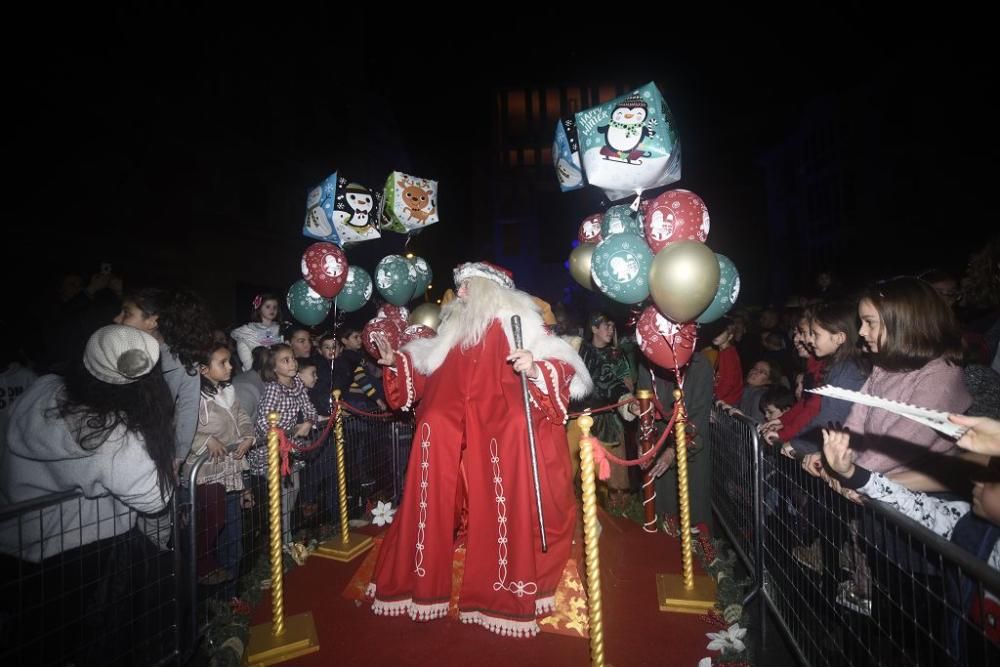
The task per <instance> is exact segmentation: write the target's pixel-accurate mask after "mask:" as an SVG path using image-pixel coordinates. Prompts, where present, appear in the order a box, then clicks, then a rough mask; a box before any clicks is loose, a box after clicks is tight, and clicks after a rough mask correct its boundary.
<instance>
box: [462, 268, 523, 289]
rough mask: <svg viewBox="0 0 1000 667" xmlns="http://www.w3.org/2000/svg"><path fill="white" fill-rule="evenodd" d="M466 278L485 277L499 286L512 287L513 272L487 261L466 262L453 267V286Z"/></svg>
mask: <svg viewBox="0 0 1000 667" xmlns="http://www.w3.org/2000/svg"><path fill="white" fill-rule="evenodd" d="M467 278H486V279H487V280H492V281H493V282H495V283H496V284H498V285H500V286H501V287H506V288H507V289H514V274H513V273H511V272H510V271H508V270H507V269H505V268H503V267H502V266H497V265H496V264H490V263H489V262H466V263H465V264H459V265H458V266H457V267H455V286H456V287H457V286H458V285H461V284H462V281H463V280H465V279H467Z"/></svg>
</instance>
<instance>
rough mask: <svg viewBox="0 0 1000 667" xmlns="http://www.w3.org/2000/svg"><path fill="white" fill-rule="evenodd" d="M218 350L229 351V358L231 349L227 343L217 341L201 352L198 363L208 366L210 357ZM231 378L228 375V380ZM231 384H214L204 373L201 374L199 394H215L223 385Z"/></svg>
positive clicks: (228, 383) (210, 361)
mask: <svg viewBox="0 0 1000 667" xmlns="http://www.w3.org/2000/svg"><path fill="white" fill-rule="evenodd" d="M219 350H225V351H226V352H229V353H230V358H231V356H232V350H230V349H229V345H228V344H227V343H221V342H217V343H213V344H212V347H210V348H209V349H207V350H205V351H204V352H203V353H202V354H201V357H200V358H199V359H198V363H199V364H200V365H202V366H209V365H210V364H211V363H212V357H214V356H215V353H216V352H218V351H219ZM231 379H232V378H231V377H230V380H231ZM231 384H232V382H220V383H219V384H215V383H214V382H212V381H211V380H209V379H208V378H207V377H205V375H202V376H201V394H202V396H215V395H216V394H218V393H219V390H220V389H222V388H223V387H228V386H229V385H231Z"/></svg>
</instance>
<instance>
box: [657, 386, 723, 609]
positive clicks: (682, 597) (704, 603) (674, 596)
mask: <svg viewBox="0 0 1000 667" xmlns="http://www.w3.org/2000/svg"><path fill="white" fill-rule="evenodd" d="M674 401H675V403H676V405H677V406H678V410H677V419H676V420H675V422H674V438H675V440H676V442H677V495H678V505H679V506H680V508H681V518H680V532H681V560H682V567H683V573H682V574H679V575H677V574H658V575H656V594H657V598H658V599H659V601H660V611H675V612H680V613H683V614H703V613H705V612H706V611H708V610H709V609H712V608H713V607H714V606H715V580H713V579H712V577H709V576H704V575H699V576H697V577H696V576H694V563H693V561H692V554H691V505H690V502H689V498H688V469H687V465H688V451H687V431H686V430H685V426H686V425H687V412H686V411H685V409H684V394H683V392H681V390H680V389H675V390H674ZM705 454H707V452H706V453H705Z"/></svg>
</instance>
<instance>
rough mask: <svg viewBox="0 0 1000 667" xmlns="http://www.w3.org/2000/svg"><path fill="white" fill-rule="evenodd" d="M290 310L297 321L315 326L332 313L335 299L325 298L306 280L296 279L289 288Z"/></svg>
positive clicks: (287, 298)
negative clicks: (331, 307)
mask: <svg viewBox="0 0 1000 667" xmlns="http://www.w3.org/2000/svg"><path fill="white" fill-rule="evenodd" d="M286 301H287V303H288V312H290V313H291V314H292V317H294V318H295V321H296V322H298V323H299V324H304V325H306V326H307V327H311V326H315V325H317V324H319V323H320V322H322V321H323V320H325V319H326V316H327V315H328V314H329V313H330V306H331V305H332V304H333V301H332V300H330V299H324V298H323V297H322V296H320V295H319V293H318V292H316V291H315V290H313V288H311V287H309V285H307V284H306V281H305V280H296V281H295V282H294V283H293V284H292V286H291V287H289V288H288V296H287V297H286Z"/></svg>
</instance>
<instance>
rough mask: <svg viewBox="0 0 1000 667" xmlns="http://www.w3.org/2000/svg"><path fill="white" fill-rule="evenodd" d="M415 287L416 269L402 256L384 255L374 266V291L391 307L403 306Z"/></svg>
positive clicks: (410, 297)
mask: <svg viewBox="0 0 1000 667" xmlns="http://www.w3.org/2000/svg"><path fill="white" fill-rule="evenodd" d="M416 287H417V269H416V268H415V267H414V266H413V264H411V263H410V260H408V259H406V258H405V257H403V256H402V255H386V256H385V257H383V258H382V259H380V260H379V262H378V264H377V265H375V289H377V290H378V293H379V294H381V295H382V298H383V299H385V300H386V301H388V302H389V303H391V304H392V305H394V306H402V305H405V304H406V303H407V302H409V300H410V299H412V298H413V293H414V291H415V290H416Z"/></svg>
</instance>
